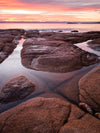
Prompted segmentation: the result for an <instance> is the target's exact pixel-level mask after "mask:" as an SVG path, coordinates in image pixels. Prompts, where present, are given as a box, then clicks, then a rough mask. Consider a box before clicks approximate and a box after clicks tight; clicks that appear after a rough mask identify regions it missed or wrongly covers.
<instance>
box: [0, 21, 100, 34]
mask: <svg viewBox="0 0 100 133" xmlns="http://www.w3.org/2000/svg"><path fill="white" fill-rule="evenodd" d="M13 28H19V29H27V30H28V29H39V30H42V31H46V30H49V31H59V30H62V31H64V32H69V31H71V30H79V31H80V32H84V31H94V30H95V31H98V30H100V24H67V23H0V29H13Z"/></svg>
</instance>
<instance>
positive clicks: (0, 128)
mask: <svg viewBox="0 0 100 133" xmlns="http://www.w3.org/2000/svg"><path fill="white" fill-rule="evenodd" d="M69 112H70V104H69V103H68V102H67V101H64V100H61V99H58V98H41V97H38V98H33V99H30V100H28V101H26V102H24V103H22V104H20V105H18V106H17V107H15V108H13V109H10V110H8V111H6V112H4V113H2V114H0V133H11V132H12V133H46V132H47V133H57V132H58V131H59V129H60V128H61V126H63V124H64V122H65V121H66V120H67V119H68V116H69Z"/></svg>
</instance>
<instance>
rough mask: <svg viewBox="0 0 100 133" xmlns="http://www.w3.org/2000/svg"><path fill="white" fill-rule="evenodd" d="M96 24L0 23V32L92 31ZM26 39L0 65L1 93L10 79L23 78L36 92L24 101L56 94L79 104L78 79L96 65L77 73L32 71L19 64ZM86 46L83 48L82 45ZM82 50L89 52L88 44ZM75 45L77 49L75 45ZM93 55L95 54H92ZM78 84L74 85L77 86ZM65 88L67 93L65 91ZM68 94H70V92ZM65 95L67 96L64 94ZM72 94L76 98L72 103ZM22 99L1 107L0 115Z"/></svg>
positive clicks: (95, 28) (96, 26) (96, 27)
mask: <svg viewBox="0 0 100 133" xmlns="http://www.w3.org/2000/svg"><path fill="white" fill-rule="evenodd" d="M99 26H100V25H99V24H91V25H90V24H89V25H87V24H84V25H83V24H40V23H39V24H32V23H29V24H28V23H27V24H26V23H25V24H22V23H20V24H19V23H18V24H17V23H14V24H12V23H8V24H6V23H3V24H0V29H9V28H23V29H41V30H48V29H49V30H50V29H51V30H56V31H57V30H63V31H71V30H73V29H77V30H79V31H91V30H98V29H99ZM24 41H25V40H24V39H21V40H20V41H19V44H18V46H17V47H16V49H15V50H14V52H13V53H12V54H11V55H10V56H9V57H8V58H7V59H6V60H5V61H4V62H2V63H1V64H0V90H1V89H2V87H3V86H4V85H5V83H7V82H8V81H9V80H10V79H12V78H14V77H16V76H20V75H23V76H26V77H27V78H28V79H30V80H31V81H32V82H33V83H35V84H36V89H35V91H34V92H33V93H32V94H31V95H30V96H28V97H27V98H25V99H24V100H27V99H29V98H32V97H35V96H38V95H39V96H40V95H41V94H45V93H57V94H60V95H61V96H63V97H65V98H66V99H67V100H69V101H71V102H73V103H78V101H79V97H78V95H79V92H78V91H77V90H78V80H79V79H80V78H81V77H82V76H83V75H84V74H86V73H87V72H88V71H90V70H91V69H93V68H94V67H95V66H96V65H91V66H88V67H83V68H82V69H80V70H76V71H72V72H67V73H52V72H43V71H35V70H31V69H27V68H25V67H24V66H23V65H22V64H21V57H20V52H21V49H22V44H23V42H24ZM84 44H85V45H84ZM78 45H79V46H80V47H81V48H83V47H84V46H85V47H84V50H87V49H88V51H89V52H91V49H90V48H89V47H88V46H87V42H85V43H81V44H78ZM78 45H77V46H78ZM95 52H96V51H95ZM76 83H77V85H76ZM67 87H68V89H67V91H66V93H65V89H66V88H67ZM70 92H71V93H70ZM67 94H68V95H67ZM73 95H75V99H74V100H73V97H72V96H73ZM24 100H21V101H18V102H13V103H9V104H7V105H0V112H2V111H4V110H7V109H8V108H11V107H13V106H15V105H17V104H19V103H20V102H23V101H24Z"/></svg>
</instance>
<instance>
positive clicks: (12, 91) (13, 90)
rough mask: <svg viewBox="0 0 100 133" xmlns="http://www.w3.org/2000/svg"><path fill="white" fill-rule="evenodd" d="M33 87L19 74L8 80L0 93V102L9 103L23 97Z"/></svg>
mask: <svg viewBox="0 0 100 133" xmlns="http://www.w3.org/2000/svg"><path fill="white" fill-rule="evenodd" d="M34 89H35V85H34V84H33V83H32V82H30V81H29V80H28V79H27V78H26V77H24V76H19V77H16V78H13V79H12V80H10V81H8V83H6V85H5V86H4V87H3V88H2V90H1V93H0V103H9V102H13V101H17V100H20V99H23V98H25V97H26V96H28V95H29V94H31V93H32V92H33V91H34Z"/></svg>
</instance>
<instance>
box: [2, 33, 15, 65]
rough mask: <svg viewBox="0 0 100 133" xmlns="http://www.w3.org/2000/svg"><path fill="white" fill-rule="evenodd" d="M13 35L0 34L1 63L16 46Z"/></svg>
mask: <svg viewBox="0 0 100 133" xmlns="http://www.w3.org/2000/svg"><path fill="white" fill-rule="evenodd" d="M13 40H14V37H13V36H12V35H9V34H4V35H1V34H0V63H2V62H3V61H4V60H5V59H6V58H7V57H8V56H9V55H10V54H11V53H12V52H13V50H14V49H15V48H16V43H14V41H13Z"/></svg>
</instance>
